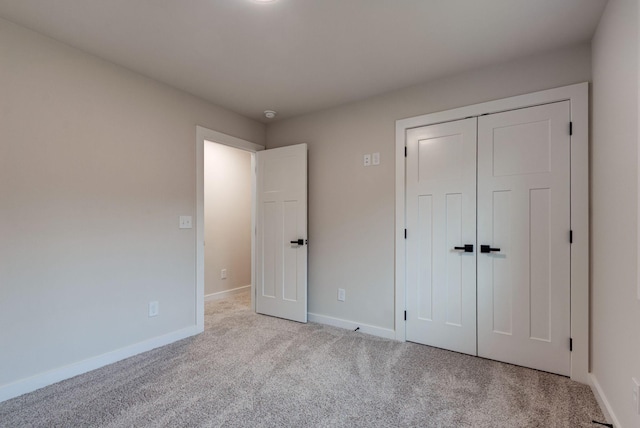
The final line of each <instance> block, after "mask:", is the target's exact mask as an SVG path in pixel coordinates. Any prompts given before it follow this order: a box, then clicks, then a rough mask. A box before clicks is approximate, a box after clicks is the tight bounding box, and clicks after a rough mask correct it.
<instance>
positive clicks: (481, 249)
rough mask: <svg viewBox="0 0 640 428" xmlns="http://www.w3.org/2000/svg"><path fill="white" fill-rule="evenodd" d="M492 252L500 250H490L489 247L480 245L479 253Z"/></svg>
mask: <svg viewBox="0 0 640 428" xmlns="http://www.w3.org/2000/svg"><path fill="white" fill-rule="evenodd" d="M494 251H500V248H491V246H490V245H480V252H481V253H492V252H494Z"/></svg>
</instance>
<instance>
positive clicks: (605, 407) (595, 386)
mask: <svg viewBox="0 0 640 428" xmlns="http://www.w3.org/2000/svg"><path fill="white" fill-rule="evenodd" d="M589 376H590V378H591V390H592V391H593V395H595V397H596V401H597V402H598V405H599V406H600V409H601V410H602V413H604V417H605V418H607V422H609V423H612V424H613V426H614V427H615V428H621V427H622V425H620V422H619V421H618V418H617V417H616V415H615V413H613V409H612V408H611V404H609V400H607V397H606V396H605V395H604V391H603V390H602V387H601V386H600V383H598V379H596V377H595V376H594V375H593V373H590V374H589Z"/></svg>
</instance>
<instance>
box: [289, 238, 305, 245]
mask: <svg viewBox="0 0 640 428" xmlns="http://www.w3.org/2000/svg"><path fill="white" fill-rule="evenodd" d="M291 243H292V244H298V245H304V239H297V240H295V241H291Z"/></svg>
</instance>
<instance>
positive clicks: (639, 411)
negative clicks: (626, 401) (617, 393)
mask: <svg viewBox="0 0 640 428" xmlns="http://www.w3.org/2000/svg"><path fill="white" fill-rule="evenodd" d="M631 384H632V386H631V397H632V398H633V406H634V407H633V409H634V410H635V412H636V415H640V382H638V379H636V378H635V377H632V378H631Z"/></svg>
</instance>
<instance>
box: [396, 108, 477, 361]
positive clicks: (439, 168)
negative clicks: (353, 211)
mask: <svg viewBox="0 0 640 428" xmlns="http://www.w3.org/2000/svg"><path fill="white" fill-rule="evenodd" d="M476 123H477V119H476V118H470V119H465V120H459V121H455V122H448V123H443V124H438V125H431V126H426V127H421V128H415V129H411V130H409V131H407V181H406V192H407V194H406V201H407V219H406V224H407V230H408V233H407V239H406V245H407V306H406V307H407V318H406V329H407V332H406V334H407V336H406V338H407V340H409V341H413V342H418V343H424V344H427V345H431V346H436V347H440V348H446V349H450V350H453V351H457V352H463V353H467V354H471V355H476V245H475V244H476ZM465 245H470V246H471V247H469V248H467V251H465V250H464V248H465ZM455 247H458V249H456V248H455Z"/></svg>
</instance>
